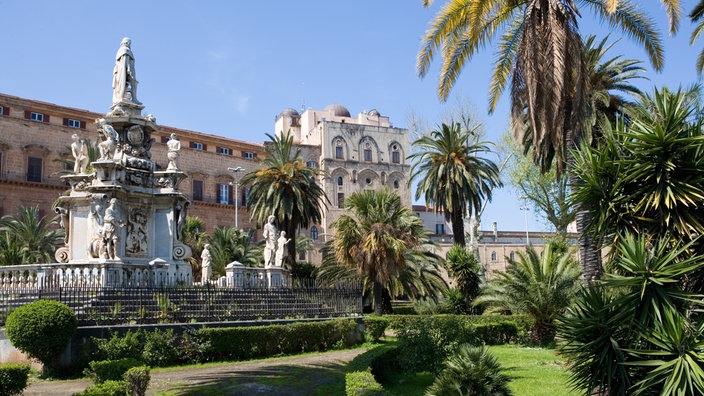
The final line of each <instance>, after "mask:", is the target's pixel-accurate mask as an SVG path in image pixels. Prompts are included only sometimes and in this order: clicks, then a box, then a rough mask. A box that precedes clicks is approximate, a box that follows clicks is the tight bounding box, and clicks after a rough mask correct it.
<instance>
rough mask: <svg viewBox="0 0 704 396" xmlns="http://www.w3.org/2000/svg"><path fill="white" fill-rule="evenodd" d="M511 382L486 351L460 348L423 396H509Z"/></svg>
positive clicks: (470, 347)
mask: <svg viewBox="0 0 704 396" xmlns="http://www.w3.org/2000/svg"><path fill="white" fill-rule="evenodd" d="M510 381H511V380H510V379H509V377H508V376H506V375H505V374H504V373H503V368H502V367H501V365H500V364H499V362H498V361H497V360H496V357H494V356H493V355H491V354H490V353H489V352H488V351H487V348H486V347H484V346H482V347H472V346H470V345H466V344H465V345H462V346H461V347H460V348H459V349H458V350H457V352H456V353H455V354H454V355H452V356H451V357H450V358H449V359H448V360H447V362H446V363H445V369H444V370H443V371H442V372H441V373H440V375H438V376H437V377H436V378H435V382H433V384H432V385H431V386H430V387H429V388H428V389H427V390H426V392H425V395H426V396H444V395H456V394H460V395H476V396H509V395H512V392H511V390H510V389H509V388H508V383H509V382H510Z"/></svg>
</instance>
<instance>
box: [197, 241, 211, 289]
mask: <svg viewBox="0 0 704 396" xmlns="http://www.w3.org/2000/svg"><path fill="white" fill-rule="evenodd" d="M200 259H201V265H200V266H201V276H200V283H202V284H206V283H208V282H210V278H212V276H213V270H212V267H211V265H212V262H213V256H212V255H211V254H210V244H209V243H206V244H205V246H203V253H201V255H200Z"/></svg>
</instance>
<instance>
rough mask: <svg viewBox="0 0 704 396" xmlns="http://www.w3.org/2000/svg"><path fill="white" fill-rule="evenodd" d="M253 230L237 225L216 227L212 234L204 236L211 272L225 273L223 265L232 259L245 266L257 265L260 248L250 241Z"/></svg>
mask: <svg viewBox="0 0 704 396" xmlns="http://www.w3.org/2000/svg"><path fill="white" fill-rule="evenodd" d="M253 232H254V231H253V230H249V231H245V230H242V229H238V228H237V227H234V226H233V227H218V228H216V229H215V230H214V231H213V235H210V236H208V237H207V238H206V240H207V241H208V243H209V244H210V254H211V255H212V265H213V273H215V274H218V275H221V276H222V275H225V266H226V265H227V264H229V263H231V262H233V261H239V262H240V263H242V264H244V265H245V266H246V267H254V266H257V264H258V263H257V257H260V256H261V252H260V249H258V248H257V247H255V246H254V244H253V243H251V241H252V233H253Z"/></svg>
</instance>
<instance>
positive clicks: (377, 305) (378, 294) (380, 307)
mask: <svg viewBox="0 0 704 396" xmlns="http://www.w3.org/2000/svg"><path fill="white" fill-rule="evenodd" d="M373 278H374V315H376V316H381V315H383V314H384V302H383V301H382V300H383V298H384V297H383V296H382V294H383V290H384V286H383V285H382V284H381V282H379V281H378V280H376V274H374V275H373Z"/></svg>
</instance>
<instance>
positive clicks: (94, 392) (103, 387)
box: [73, 380, 128, 396]
mask: <svg viewBox="0 0 704 396" xmlns="http://www.w3.org/2000/svg"><path fill="white" fill-rule="evenodd" d="M127 391H128V389H127V383H126V382H125V381H112V380H111V381H105V382H103V383H102V384H95V385H91V386H89V387H88V388H86V390H84V391H83V392H80V393H74V395H73V396H125V395H126V394H127Z"/></svg>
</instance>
